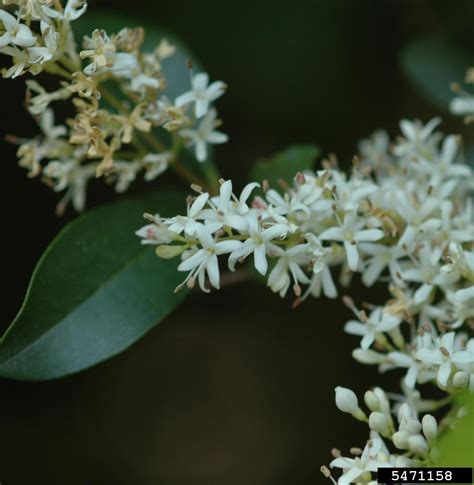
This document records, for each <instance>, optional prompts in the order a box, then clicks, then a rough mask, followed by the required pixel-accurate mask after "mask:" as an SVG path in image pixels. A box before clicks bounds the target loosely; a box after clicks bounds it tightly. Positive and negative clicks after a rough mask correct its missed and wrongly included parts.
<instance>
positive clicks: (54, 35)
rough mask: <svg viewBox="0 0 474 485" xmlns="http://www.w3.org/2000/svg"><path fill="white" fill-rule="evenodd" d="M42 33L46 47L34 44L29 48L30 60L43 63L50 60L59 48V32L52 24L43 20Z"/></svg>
mask: <svg viewBox="0 0 474 485" xmlns="http://www.w3.org/2000/svg"><path fill="white" fill-rule="evenodd" d="M40 25H41V34H42V36H43V40H44V47H41V46H34V47H30V48H28V53H29V56H30V62H31V63H32V64H34V63H37V62H38V63H40V64H43V63H45V62H48V61H50V60H51V59H52V58H53V56H54V54H56V51H57V50H58V42H59V33H58V32H56V30H55V29H54V27H53V26H52V25H49V24H47V23H46V22H41V24H40Z"/></svg>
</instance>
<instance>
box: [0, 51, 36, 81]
mask: <svg viewBox="0 0 474 485" xmlns="http://www.w3.org/2000/svg"><path fill="white" fill-rule="evenodd" d="M1 53H2V54H5V55H7V56H11V57H12V61H13V65H12V66H10V67H9V68H8V69H6V68H4V69H3V71H2V75H3V77H7V78H8V77H11V78H12V79H15V78H17V77H18V76H21V75H22V74H23V73H24V72H25V70H26V69H27V68H28V67H27V66H28V64H29V62H30V59H29V57H28V50H27V49H18V47H16V46H7V47H4V48H3V49H1Z"/></svg>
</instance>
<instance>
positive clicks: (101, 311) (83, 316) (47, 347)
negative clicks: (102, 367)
mask: <svg viewBox="0 0 474 485" xmlns="http://www.w3.org/2000/svg"><path fill="white" fill-rule="evenodd" d="M183 201H184V198H183V196H182V195H181V194H179V193H171V192H168V193H159V194H154V195H153V194H152V195H146V196H141V197H139V198H132V199H125V200H122V201H120V202H116V203H114V204H110V205H107V206H104V207H101V208H98V209H94V210H91V211H90V212H88V213H86V214H85V215H83V216H80V217H78V218H77V219H76V220H74V221H73V222H71V223H70V224H68V225H67V226H66V227H65V228H64V229H63V230H62V231H61V232H60V233H59V235H58V236H57V237H56V239H55V240H54V241H53V242H52V243H51V245H50V246H49V247H48V249H47V250H46V252H45V253H44V254H43V256H42V258H41V260H40V261H39V263H38V265H37V267H36V269H35V271H34V273H33V277H32V279H31V282H30V286H29V288H28V292H27V295H26V298H25V301H24V303H23V306H22V308H21V310H20V312H19V314H18V315H17V317H16V319H15V321H14V322H13V323H12V325H11V326H10V328H9V329H8V331H7V333H6V335H5V336H4V338H3V341H2V343H1V345H0V376H3V377H9V378H12V379H17V380H28V381H37V380H46V379H53V378H57V377H62V376H65V375H68V374H71V373H74V372H78V371H80V370H82V369H86V368H87V367H90V366H92V365H94V364H97V363H98V362H101V361H103V360H105V359H108V358H109V357H112V356H113V355H115V354H117V353H119V352H121V351H123V350H124V349H126V348H127V347H129V346H130V345H131V344H132V343H133V342H135V341H136V340H137V339H139V338H140V337H141V336H142V335H144V334H145V333H146V332H147V331H148V330H150V329H151V328H152V327H153V326H154V325H156V324H157V323H158V322H160V321H161V320H163V319H164V318H165V317H166V316H167V315H168V314H169V313H170V312H171V311H172V310H173V309H174V308H176V306H177V305H178V304H179V303H180V302H181V301H182V300H183V298H184V297H185V295H186V291H181V292H179V293H176V294H175V293H173V290H174V288H175V287H176V286H177V284H178V283H179V282H180V281H181V280H182V274H180V273H178V272H177V271H176V264H177V263H176V260H174V261H173V260H171V261H163V260H160V259H158V258H157V257H156V256H155V254H154V251H153V248H150V246H143V245H141V244H140V240H139V239H138V237H137V236H136V235H135V234H134V232H135V231H136V230H137V229H138V228H139V227H140V226H141V225H144V224H145V223H146V222H142V221H143V219H142V215H143V213H144V212H150V211H159V212H160V213H162V214H163V215H172V214H174V213H176V212H177V211H179V210H180V209H182V205H183V204H184V202H183Z"/></svg>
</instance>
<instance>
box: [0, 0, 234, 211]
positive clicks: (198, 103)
mask: <svg viewBox="0 0 474 485" xmlns="http://www.w3.org/2000/svg"><path fill="white" fill-rule="evenodd" d="M10 4H12V7H16V11H14V12H12V13H10V12H9V11H7V7H9V6H10ZM3 5H4V6H2V8H1V10H0V53H2V54H6V55H10V56H11V57H12V59H13V65H12V67H11V68H9V69H5V70H4V72H3V75H4V76H6V77H17V76H19V75H21V74H23V73H25V72H26V71H29V72H30V73H31V74H34V75H36V74H38V73H39V72H41V71H43V70H44V71H46V72H48V73H50V74H53V75H57V76H59V77H60V78H61V79H62V80H61V83H60V87H59V89H57V90H56V91H53V92H48V91H46V90H45V89H44V88H43V87H42V86H41V85H40V84H39V83H38V82H37V81H35V80H28V81H27V82H26V84H27V87H28V90H27V98H26V100H27V104H28V108H29V111H30V112H31V114H32V115H34V116H37V117H39V124H40V127H41V128H42V131H43V134H44V136H41V137H38V138H35V139H33V140H23V139H19V138H15V137H10V139H11V140H12V141H14V142H16V143H18V144H20V148H19V150H18V156H19V158H20V166H22V167H25V168H27V169H28V170H29V175H30V176H32V177H33V176H37V175H40V174H43V180H46V181H47V182H49V183H50V184H51V185H52V186H53V187H54V189H55V190H57V191H63V190H66V191H67V192H66V195H65V196H64V198H63V199H62V201H61V202H60V204H59V205H58V208H59V210H60V211H61V210H63V209H64V207H65V205H66V204H67V203H68V202H69V201H72V203H73V205H74V207H75V209H76V210H83V209H84V205H85V199H86V189H87V184H88V182H89V180H90V179H91V178H93V177H94V176H97V177H99V176H102V175H105V176H106V180H107V182H109V183H113V184H115V188H116V190H117V191H118V192H123V191H125V190H127V188H128V186H129V185H130V183H131V182H132V181H133V180H135V179H136V177H137V175H138V173H139V172H144V174H145V175H144V178H145V180H148V181H150V180H153V179H155V178H156V177H157V176H158V175H160V174H161V173H163V172H164V171H165V170H166V169H167V168H168V167H170V168H172V169H175V170H176V171H177V172H179V173H181V174H183V173H184V174H186V170H184V169H183V168H182V167H181V166H180V164H181V162H180V160H179V155H180V154H181V153H182V150H183V147H185V146H187V147H190V148H192V149H193V150H194V152H195V156H196V158H197V160H198V161H200V162H205V161H206V160H207V158H208V146H209V145H210V144H220V143H225V142H226V141H227V135H225V134H224V133H222V132H220V131H218V130H217V127H218V126H219V125H220V123H221V122H220V120H218V119H217V112H216V110H215V108H214V107H213V106H212V103H213V102H214V101H215V100H216V99H217V98H219V97H220V96H221V95H222V94H223V93H224V91H225V89H226V85H225V84H224V83H223V82H221V81H216V82H213V83H209V77H208V75H207V74H206V73H197V74H193V73H192V69H191V68H190V74H191V86H190V90H189V91H187V92H185V93H183V94H181V95H180V96H178V97H177V98H176V99H175V100H174V101H171V100H170V99H169V98H168V97H167V96H166V94H165V93H166V88H167V83H166V77H165V73H164V71H163V68H162V66H163V63H164V62H166V61H167V59H168V58H170V57H171V56H172V55H173V54H174V52H175V47H174V46H173V45H171V44H170V43H169V42H168V41H167V40H166V39H163V40H162V41H161V43H160V44H159V45H158V46H156V48H155V49H154V50H153V51H151V52H147V51H144V50H143V48H142V45H143V42H144V37H145V34H144V30H143V29H142V28H133V29H131V28H124V29H122V30H121V31H120V32H118V33H117V34H114V35H109V34H107V33H106V32H105V31H104V30H101V29H96V30H95V31H94V32H93V33H92V35H91V36H90V37H89V36H86V37H84V39H83V40H82V46H83V49H82V50H80V49H78V48H77V45H76V41H75V39H74V35H73V32H72V29H71V27H70V22H71V21H73V20H75V19H77V18H78V17H80V16H81V15H82V14H83V13H84V12H85V10H86V8H87V3H86V2H85V1H83V0H67V2H66V4H65V5H64V6H63V5H62V4H61V2H60V1H58V0H56V1H53V0H26V1H25V0H18V1H12V0H10V1H4V2H3ZM36 26H37V28H36ZM2 27H3V33H2V30H1V29H2ZM190 66H191V65H190ZM70 98H71V99H72V103H73V105H74V108H75V111H76V116H75V118H74V119H71V120H67V123H66V124H65V125H60V126H54V125H53V124H52V122H53V120H54V116H53V114H52V112H51V108H50V105H51V104H52V103H53V102H55V101H63V100H66V99H70ZM45 126H47V130H45V129H44V127H45ZM160 130H161V134H160ZM163 130H167V131H168V132H170V134H171V137H170V136H166V137H164V136H162V135H163ZM170 138H171V140H170V141H168V140H169V139H170ZM165 140H167V141H166V142H165ZM189 180H191V181H192V180H194V179H192V178H189Z"/></svg>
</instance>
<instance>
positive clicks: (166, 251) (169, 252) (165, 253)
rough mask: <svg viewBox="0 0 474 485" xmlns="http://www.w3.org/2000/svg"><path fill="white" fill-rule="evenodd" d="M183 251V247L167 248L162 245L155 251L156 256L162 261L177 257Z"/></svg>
mask: <svg viewBox="0 0 474 485" xmlns="http://www.w3.org/2000/svg"><path fill="white" fill-rule="evenodd" d="M183 251H184V246H169V245H167V244H162V245H161V246H158V247H157V248H156V250H155V253H156V255H157V256H158V257H159V258H162V259H171V258H174V257H175V256H179V255H180V254H181V253H182V252H183Z"/></svg>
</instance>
